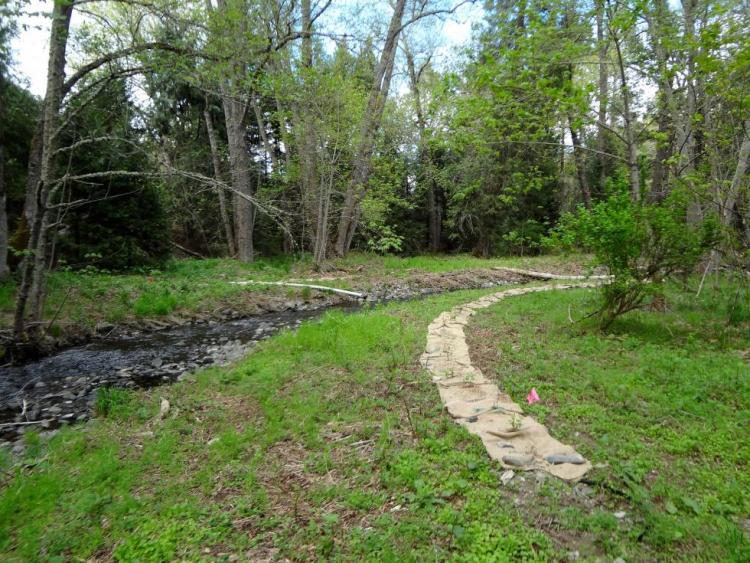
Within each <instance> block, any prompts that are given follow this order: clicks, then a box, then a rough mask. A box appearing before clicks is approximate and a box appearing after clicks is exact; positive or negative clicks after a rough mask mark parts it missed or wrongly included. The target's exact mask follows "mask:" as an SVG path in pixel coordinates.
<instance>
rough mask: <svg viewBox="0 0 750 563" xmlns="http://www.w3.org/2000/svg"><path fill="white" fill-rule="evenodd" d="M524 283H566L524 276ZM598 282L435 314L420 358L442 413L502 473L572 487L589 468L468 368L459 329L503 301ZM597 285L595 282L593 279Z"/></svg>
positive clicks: (496, 297) (489, 299)
mask: <svg viewBox="0 0 750 563" xmlns="http://www.w3.org/2000/svg"><path fill="white" fill-rule="evenodd" d="M529 274H537V275H530V276H529V277H547V278H549V279H553V278H554V279H561V278H562V279H581V277H579V276H570V278H565V277H562V276H558V275H553V274H538V273H537V272H529ZM603 278H604V277H602V278H598V279H601V280H602V281H597V282H580V283H575V284H556V285H544V286H537V287H524V288H516V289H508V290H505V291H500V292H498V293H494V294H491V295H487V296H485V297H482V298H481V299H477V300H476V301H472V302H471V303H467V304H465V305H459V306H457V307H454V308H453V309H451V310H450V311H446V312H443V313H441V314H440V316H438V317H437V318H436V319H435V320H434V321H433V322H432V323H431V324H430V326H429V328H428V332H427V346H426V347H425V351H424V353H423V354H422V356H421V358H420V362H421V364H422V366H423V367H424V368H425V369H427V370H428V371H429V372H430V373H431V374H432V379H433V381H434V382H435V383H437V385H438V389H439V391H440V397H441V399H442V400H443V404H444V405H445V408H446V409H447V410H448V412H449V413H450V415H451V416H452V417H453V418H454V419H455V420H456V422H458V423H459V424H461V425H463V426H465V427H466V428H467V429H468V430H469V432H471V433H472V434H476V435H478V436H479V437H480V438H481V439H482V442H483V443H484V446H485V448H486V449H487V452H488V453H489V455H490V457H491V458H493V459H495V460H497V461H499V462H500V463H501V464H502V465H503V466H504V467H508V468H512V469H516V470H518V469H521V470H531V469H541V470H543V471H547V472H549V473H551V474H552V475H555V476H557V477H559V478H561V479H564V480H566V481H576V480H578V479H580V478H581V477H583V475H585V473H586V472H587V471H588V470H589V469H590V468H591V464H590V463H589V461H588V460H586V459H584V458H583V457H582V456H581V455H580V454H578V453H577V452H576V451H575V449H574V448H573V447H572V446H569V445H566V444H562V443H561V442H559V441H557V440H555V439H554V438H553V437H552V436H550V435H549V432H548V431H547V428H545V427H544V425H542V424H539V423H538V422H537V421H536V420H534V419H533V418H532V417H530V416H526V415H524V414H523V409H522V408H521V407H520V406H519V405H518V404H516V403H515V402H513V400H512V399H511V398H510V397H509V396H508V395H507V394H505V393H503V392H502V391H501V390H500V389H499V388H498V387H497V385H495V384H494V383H492V382H491V381H489V380H488V379H487V378H486V377H485V376H484V375H483V374H482V372H481V371H480V370H479V369H478V368H476V367H475V366H473V365H472V363H471V358H470V357H469V347H468V345H467V343H466V337H465V335H464V327H465V326H466V325H467V324H468V322H469V319H470V318H471V316H472V315H474V313H475V312H476V311H477V310H479V309H483V308H485V307H489V306H490V305H492V304H494V303H497V302H498V301H501V300H502V299H505V298H506V297H512V296H518V295H525V294H527V293H533V292H538V291H551V290H561V289H570V288H581V287H595V286H597V285H600V284H601V283H604V280H603ZM594 279H597V278H594Z"/></svg>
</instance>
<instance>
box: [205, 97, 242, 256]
mask: <svg viewBox="0 0 750 563" xmlns="http://www.w3.org/2000/svg"><path fill="white" fill-rule="evenodd" d="M203 118H204V119H205V121H206V131H207V132H208V144H209V145H210V147H211V162H212V164H213V169H214V178H216V180H217V181H219V182H220V181H221V159H220V158H219V141H218V137H217V135H216V129H214V122H213V119H212V118H211V110H209V108H208V99H206V105H205V106H204V108H203ZM216 193H217V195H218V196H219V214H220V216H221V224H222V225H223V226H224V236H225V237H226V239H227V247H228V248H229V255H230V256H234V255H235V253H236V252H237V251H236V249H235V246H234V232H233V231H232V222H231V220H230V219H229V212H228V211H227V198H226V195H225V194H224V190H223V189H222V188H221V187H219V186H217V188H216Z"/></svg>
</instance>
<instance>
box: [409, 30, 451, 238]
mask: <svg viewBox="0 0 750 563" xmlns="http://www.w3.org/2000/svg"><path fill="white" fill-rule="evenodd" d="M403 50H404V52H405V53H406V66H407V70H408V73H409V83H410V86H411V93H412V97H413V98H414V111H415V113H416V114H417V129H418V130H419V165H420V181H421V182H422V183H423V184H424V186H425V193H426V196H427V228H428V248H429V250H430V252H439V251H440V239H441V236H442V233H441V228H442V212H441V211H442V210H441V209H440V202H439V201H438V193H437V191H438V186H437V182H435V180H434V178H433V177H432V173H431V169H432V167H433V162H432V154H431V152H430V148H429V146H428V144H427V119H426V117H425V114H424V108H423V107H422V92H421V91H420V84H419V82H420V78H421V76H422V72H424V70H425V68H427V64H428V63H429V59H428V62H426V63H425V64H424V65H423V66H422V67H421V68H420V69H419V70H417V68H416V65H415V62H414V56H413V55H412V53H411V51H410V50H409V47H408V45H407V44H406V42H405V41H404V44H403Z"/></svg>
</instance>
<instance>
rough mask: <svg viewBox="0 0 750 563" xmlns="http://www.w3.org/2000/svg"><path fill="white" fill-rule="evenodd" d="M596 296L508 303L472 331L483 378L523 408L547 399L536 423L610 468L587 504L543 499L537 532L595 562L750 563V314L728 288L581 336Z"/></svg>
mask: <svg viewBox="0 0 750 563" xmlns="http://www.w3.org/2000/svg"><path fill="white" fill-rule="evenodd" d="M593 295H594V294H593V293H592V292H586V291H581V290H577V291H570V292H550V293H539V294H532V295H528V296H524V297H522V298H518V299H508V300H506V301H504V302H503V303H502V304H501V305H499V306H495V307H493V308H491V309H488V310H486V311H483V312H481V313H480V314H479V315H478V316H477V317H476V318H475V319H474V320H473V323H472V325H471V331H470V343H471V353H472V358H473V360H474V361H475V362H476V363H477V364H478V365H479V366H480V367H481V368H482V369H483V371H484V372H485V373H486V374H487V375H488V376H492V375H495V376H497V378H498V380H499V381H500V384H501V385H502V386H503V387H504V388H505V389H506V390H507V391H508V392H509V393H510V394H511V395H512V396H513V397H515V398H516V399H517V400H522V398H523V397H524V396H525V394H526V393H528V390H529V389H530V388H531V387H536V389H537V390H538V392H539V394H540V396H541V397H542V402H541V403H539V404H537V405H534V406H531V407H528V410H529V411H531V412H533V413H534V415H535V416H536V417H537V419H538V420H540V421H542V422H544V423H545V424H547V426H548V427H549V428H550V429H551V430H552V432H553V433H554V434H555V435H556V436H558V437H560V438H561V439H562V440H563V441H565V442H568V443H571V444H576V447H577V448H578V450H579V451H580V452H581V453H582V454H584V455H585V456H587V457H588V458H589V459H590V460H591V461H592V463H594V464H595V465H597V464H598V465H599V468H598V469H596V470H595V471H594V472H593V473H592V474H591V476H590V477H589V479H590V481H591V482H590V483H589V487H588V488H586V489H584V490H585V491H586V493H587V494H586V495H585V496H584V498H583V499H581V498H580V495H577V494H576V493H577V492H580V491H576V490H572V491H571V490H570V489H569V488H567V487H562V488H560V487H557V488H551V489H550V490H549V491H537V492H536V494H533V496H532V497H531V499H530V500H529V499H527V502H526V503H525V504H524V506H523V508H522V512H525V513H526V519H527V520H531V519H533V520H534V521H536V522H539V523H541V526H540V529H541V530H542V531H546V532H548V533H549V534H550V535H553V536H556V537H557V538H558V539H559V540H560V541H561V542H562V543H563V545H566V547H567V549H569V550H579V551H580V552H581V553H582V554H588V555H591V554H596V553H600V552H602V551H604V552H605V553H608V554H610V555H612V556H617V555H623V556H624V557H625V558H626V559H628V560H630V559H633V560H640V559H654V560H656V559H659V560H663V559H680V560H682V559H691V560H701V561H709V560H713V561H716V560H722V561H748V560H750V538H749V537H748V534H750V520H748V518H749V517H750V443H748V440H747V438H748V430H749V429H750V323H749V322H748V321H750V309H748V304H747V303H744V304H743V303H741V302H735V300H734V295H733V292H732V291H731V290H730V288H728V287H725V288H723V290H722V291H719V292H714V291H711V290H709V291H706V292H704V293H703V294H702V296H701V298H700V299H696V298H695V294H694V293H693V292H691V293H682V292H677V291H671V292H669V293H668V297H669V299H668V305H669V310H668V312H667V313H666V314H662V313H653V312H646V311H642V312H636V313H633V314H630V315H628V316H626V317H625V318H623V319H621V320H619V321H617V322H616V323H615V325H613V329H612V331H611V332H610V334H608V335H605V336H602V335H601V334H599V333H598V331H596V330H594V329H593V328H592V327H591V326H590V325H587V324H585V323H581V322H574V323H571V318H572V319H573V320H575V319H580V318H581V317H583V316H584V315H585V314H586V313H587V312H588V311H590V310H592V309H593V308H594V304H593V303H592V299H593ZM733 304H734V305H735V306H733ZM736 305H739V308H738V307H737V306H736ZM519 491H521V492H519ZM523 491H524V487H523V485H519V484H516V485H512V486H511V490H510V491H509V492H508V497H509V498H514V497H516V496H517V495H519V494H521V496H523V494H522V492H523ZM621 512H624V513H625V516H624V517H623V518H619V519H618V518H617V517H615V515H614V514H615V513H621ZM620 515H621V514H620Z"/></svg>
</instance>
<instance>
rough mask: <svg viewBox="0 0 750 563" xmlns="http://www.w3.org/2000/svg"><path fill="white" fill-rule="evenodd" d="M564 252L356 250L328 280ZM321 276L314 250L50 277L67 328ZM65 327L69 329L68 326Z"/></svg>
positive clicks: (185, 311) (349, 285)
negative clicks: (480, 254) (482, 254)
mask: <svg viewBox="0 0 750 563" xmlns="http://www.w3.org/2000/svg"><path fill="white" fill-rule="evenodd" d="M566 260H567V259H565V258H563V257H555V256H548V257H536V258H524V259H521V258H503V259H492V260H482V259H479V258H475V257H472V256H468V255H455V256H446V255H443V256H419V257H412V258H399V257H393V256H386V257H384V256H379V255H376V254H366V253H352V254H350V255H349V256H348V257H347V258H344V259H338V260H333V261H332V262H331V263H330V266H331V268H332V270H331V271H330V272H328V273H326V274H324V275H327V276H333V277H340V278H341V279H335V280H330V279H328V280H326V281H325V285H330V286H333V287H340V288H342V289H363V290H366V289H367V288H368V287H370V286H371V285H372V284H374V283H378V282H383V281H388V280H390V279H392V278H404V277H407V276H409V275H413V274H418V273H424V272H433V273H434V272H445V271H454V270H461V269H467V268H487V267H491V266H496V265H513V266H518V265H524V264H527V265H528V264H532V265H533V267H537V268H544V267H548V268H551V269H556V268H559V267H561V264H563V263H564V262H565V261H566ZM315 275H318V274H317V273H316V272H314V270H313V268H312V263H311V261H310V259H309V257H307V256H305V257H303V258H301V259H299V258H293V257H288V256H286V257H279V258H262V259H259V260H257V261H256V262H254V263H252V264H243V263H240V262H237V261H235V260H228V259H205V260H192V259H191V260H173V261H171V262H169V263H168V264H167V265H166V266H165V268H164V269H163V270H149V271H147V272H143V273H139V274H109V273H103V272H96V271H89V272H70V271H56V272H52V273H51V274H50V276H49V291H48V298H47V300H46V303H45V317H46V318H47V319H51V318H52V317H55V323H56V325H57V326H58V329H59V330H63V332H64V331H65V330H67V329H68V328H70V327H73V328H78V327H83V328H88V329H90V328H93V327H94V326H95V325H96V324H97V323H100V322H109V323H122V322H125V321H129V320H135V319H142V318H158V317H165V316H169V315H185V316H191V315H194V314H203V313H209V314H210V313H213V312H216V311H218V310H221V309H232V310H236V311H240V312H242V313H245V314H252V313H254V312H256V308H255V303H256V301H257V296H258V295H259V294H261V293H265V294H270V295H273V296H277V297H284V296H286V297H287V298H288V299H296V298H301V299H309V298H310V297H311V291H310V290H309V289H291V290H289V289H285V288H279V287H273V286H263V285H247V286H238V285H233V284H232V283H230V282H232V281H237V280H246V279H250V278H252V279H254V280H262V281H282V280H285V279H291V278H294V279H299V278H306V277H310V276H315ZM15 292H16V283H15V282H14V281H10V282H5V283H3V284H0V328H2V327H3V326H5V327H8V326H10V325H11V323H12V315H13V308H14V299H15ZM61 327H63V328H61Z"/></svg>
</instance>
